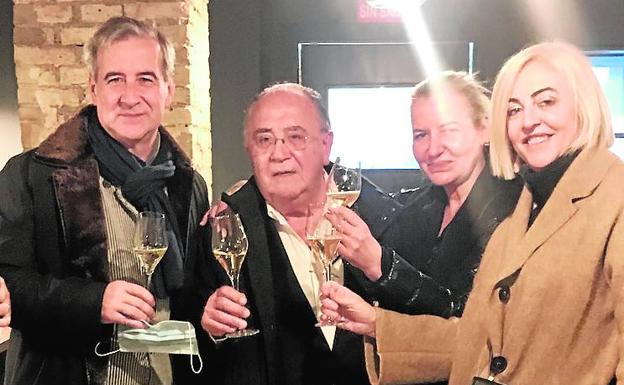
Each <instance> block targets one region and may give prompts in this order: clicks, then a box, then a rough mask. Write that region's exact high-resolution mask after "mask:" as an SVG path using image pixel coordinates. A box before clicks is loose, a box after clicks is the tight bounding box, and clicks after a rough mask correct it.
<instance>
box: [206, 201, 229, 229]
mask: <svg viewBox="0 0 624 385" xmlns="http://www.w3.org/2000/svg"><path fill="white" fill-rule="evenodd" d="M227 208H228V205H227V203H225V202H223V201H217V202H215V203H214V204H213V205H212V207H210V209H208V211H206V214H204V216H203V217H202V220H201V221H200V222H199V225H200V226H206V224H207V223H208V221H209V220H211V219H212V218H214V217H216V216H217V214H218V213H220V212H221V211H223V210H225V209H227Z"/></svg>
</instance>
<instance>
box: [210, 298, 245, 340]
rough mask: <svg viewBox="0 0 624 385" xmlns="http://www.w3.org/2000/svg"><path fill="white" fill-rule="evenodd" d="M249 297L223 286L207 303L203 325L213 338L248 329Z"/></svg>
mask: <svg viewBox="0 0 624 385" xmlns="http://www.w3.org/2000/svg"><path fill="white" fill-rule="evenodd" d="M245 304H247V297H245V294H243V293H241V292H239V291H236V290H235V289H234V288H233V287H231V286H221V287H220V288H218V289H217V290H216V291H215V292H214V293H212V295H211V296H210V297H209V298H208V301H206V306H204V314H203V315H202V319H201V325H202V327H203V328H204V330H205V331H207V332H208V333H210V335H211V336H213V337H221V336H223V335H224V334H226V333H233V332H235V331H236V330H239V329H245V328H246V327H247V321H245V318H247V317H249V314H250V313H249V309H247V308H246V307H245Z"/></svg>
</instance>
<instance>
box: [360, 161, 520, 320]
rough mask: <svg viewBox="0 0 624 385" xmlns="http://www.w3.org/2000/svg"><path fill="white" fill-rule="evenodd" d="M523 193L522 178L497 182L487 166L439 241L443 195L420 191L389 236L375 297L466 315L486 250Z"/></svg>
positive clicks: (404, 307) (389, 303) (419, 310)
mask: <svg viewBox="0 0 624 385" xmlns="http://www.w3.org/2000/svg"><path fill="white" fill-rule="evenodd" d="M521 189H522V182H521V180H520V179H519V178H516V179H514V180H512V181H505V180H501V179H498V178H495V177H493V176H492V175H491V174H490V171H489V166H487V165H486V167H485V168H484V170H483V171H482V172H481V174H480V175H479V177H478V178H477V181H476V182H475V185H474V186H473V188H472V190H471V191H470V194H469V195H468V197H467V198H466V201H465V202H464V203H463V205H462V206H461V207H460V209H459V211H458V212H457V214H456V215H455V217H454V218H453V220H452V221H451V222H450V223H449V224H448V225H447V227H446V228H445V229H444V231H443V232H442V234H440V236H438V233H439V231H440V227H441V224H442V218H443V215H444V208H445V206H446V204H447V197H446V194H445V193H444V190H443V189H442V188H441V187H438V186H434V185H431V186H428V187H426V188H424V189H423V190H421V191H415V192H414V193H413V194H414V195H413V196H412V197H411V198H410V200H409V201H408V202H407V203H406V206H405V208H404V209H403V210H402V211H401V213H400V214H399V215H397V216H396V218H395V219H394V221H393V222H392V223H391V225H390V228H389V229H388V230H387V231H386V233H385V234H384V237H383V239H382V242H381V244H382V245H383V247H382V277H381V278H380V279H379V280H378V281H376V282H375V283H373V284H372V290H371V291H372V292H373V296H374V297H376V298H377V300H378V301H379V302H380V305H381V306H382V307H384V308H386V309H391V310H395V311H398V312H402V313H408V314H433V315H438V316H441V317H447V318H448V317H451V316H461V314H462V313H463V309H464V305H465V303H466V300H467V297H468V294H469V293H470V290H471V289H472V281H473V278H474V275H475V274H476V272H477V269H478V266H479V262H480V261H481V255H482V253H483V250H484V249H485V246H486V244H487V242H488V240H489V239H490V236H491V235H492V233H493V232H494V230H495V229H496V227H497V226H498V225H499V223H500V222H501V221H502V220H503V219H505V218H506V217H507V216H508V215H509V214H510V213H511V211H512V210H513V208H514V207H515V204H516V202H517V200H518V197H519V195H520V191H521Z"/></svg>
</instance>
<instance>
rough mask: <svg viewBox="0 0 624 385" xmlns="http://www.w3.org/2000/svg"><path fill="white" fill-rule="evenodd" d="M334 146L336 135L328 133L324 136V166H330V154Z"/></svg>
mask: <svg viewBox="0 0 624 385" xmlns="http://www.w3.org/2000/svg"><path fill="white" fill-rule="evenodd" d="M332 144H334V133H333V132H332V131H328V132H327V133H325V135H323V164H324V165H326V166H327V165H328V164H329V154H330V153H331V149H332Z"/></svg>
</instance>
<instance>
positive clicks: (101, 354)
mask: <svg viewBox="0 0 624 385" xmlns="http://www.w3.org/2000/svg"><path fill="white" fill-rule="evenodd" d="M98 346H100V342H98V343H97V344H95V348H94V349H93V352H94V353H95V355H96V356H98V357H106V356H110V355H112V354H115V353H117V352H120V351H121V349H117V350H113V351H112V352H108V353H100V352H98Z"/></svg>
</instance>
